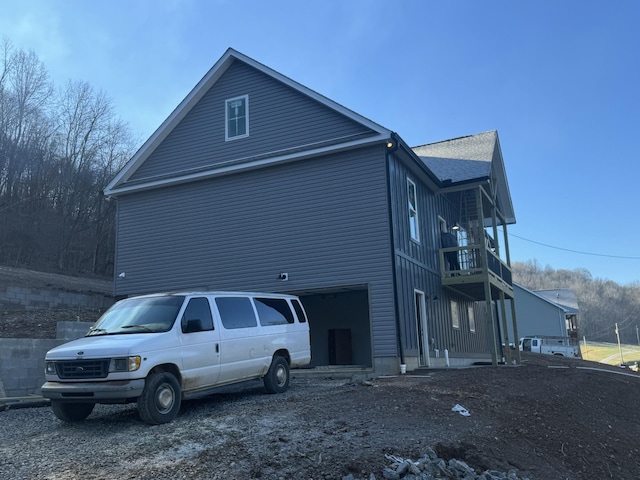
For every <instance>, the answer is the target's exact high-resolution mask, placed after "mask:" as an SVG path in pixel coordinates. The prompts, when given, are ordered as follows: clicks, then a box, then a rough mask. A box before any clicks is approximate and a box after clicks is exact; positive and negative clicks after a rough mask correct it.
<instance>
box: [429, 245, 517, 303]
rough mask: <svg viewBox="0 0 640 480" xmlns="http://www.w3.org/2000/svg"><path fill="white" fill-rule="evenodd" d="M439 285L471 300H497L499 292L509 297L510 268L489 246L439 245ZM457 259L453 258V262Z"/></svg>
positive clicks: (510, 292) (511, 286)
mask: <svg viewBox="0 0 640 480" xmlns="http://www.w3.org/2000/svg"><path fill="white" fill-rule="evenodd" d="M439 257H440V272H441V273H442V285H443V286H445V287H448V288H451V289H453V290H455V291H457V292H458V293H460V294H462V295H465V296H467V297H469V298H471V299H473V300H476V301H480V300H487V290H486V289H487V288H489V290H490V295H491V300H498V299H499V298H500V294H501V293H503V294H504V296H505V297H506V298H513V281H512V279H511V269H510V268H509V266H508V265H507V264H506V263H504V262H503V261H502V260H501V259H500V258H499V257H498V256H497V255H496V254H495V253H494V251H493V250H492V249H490V248H486V247H485V246H484V245H465V246H462V247H448V248H441V249H440V251H439ZM456 260H457V261H456Z"/></svg>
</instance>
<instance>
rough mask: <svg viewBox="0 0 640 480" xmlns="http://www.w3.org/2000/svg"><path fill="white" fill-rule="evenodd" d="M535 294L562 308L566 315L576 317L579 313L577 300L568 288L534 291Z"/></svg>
mask: <svg viewBox="0 0 640 480" xmlns="http://www.w3.org/2000/svg"><path fill="white" fill-rule="evenodd" d="M535 293H536V294H537V295H539V296H541V297H544V298H546V299H547V300H549V301H550V302H553V303H555V304H556V305H559V306H560V307H562V308H563V309H564V310H565V311H566V312H567V313H570V314H574V315H577V314H578V313H579V311H580V310H579V308H578V298H577V297H576V294H575V293H574V291H573V290H571V289H570V288H552V289H548V290H536V291H535Z"/></svg>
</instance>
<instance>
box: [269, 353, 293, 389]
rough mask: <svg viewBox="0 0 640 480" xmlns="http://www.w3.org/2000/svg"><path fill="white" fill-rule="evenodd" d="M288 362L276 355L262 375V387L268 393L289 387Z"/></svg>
mask: <svg viewBox="0 0 640 480" xmlns="http://www.w3.org/2000/svg"><path fill="white" fill-rule="evenodd" d="M289 373H290V372H289V362H287V360H286V359H285V358H284V357H281V356H277V357H274V359H273V360H272V362H271V366H270V367H269V370H268V371H267V374H266V375H265V376H264V387H265V388H266V389H267V392H269V393H282V392H286V391H287V389H288V388H289V378H290V375H289Z"/></svg>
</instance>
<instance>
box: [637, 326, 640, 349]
mask: <svg viewBox="0 0 640 480" xmlns="http://www.w3.org/2000/svg"><path fill="white" fill-rule="evenodd" d="M636 338H637V339H638V345H640V333H638V325H636Z"/></svg>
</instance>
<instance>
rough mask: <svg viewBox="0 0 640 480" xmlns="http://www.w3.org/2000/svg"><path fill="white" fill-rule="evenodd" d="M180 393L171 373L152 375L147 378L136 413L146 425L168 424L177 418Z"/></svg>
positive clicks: (180, 400) (180, 398)
mask: <svg viewBox="0 0 640 480" xmlns="http://www.w3.org/2000/svg"><path fill="white" fill-rule="evenodd" d="M181 402H182V392H181V391H180V384H179V383H178V380H177V379H176V377H174V376H173V375H172V374H171V373H168V372H163V373H152V374H151V375H149V376H148V377H147V380H146V381H145V384H144V390H143V391H142V395H140V397H139V398H138V413H139V414H140V418H141V419H142V421H143V422H144V423H146V424H148V425H159V424H161V423H169V422H170V421H172V420H173V419H174V418H176V417H177V416H178V412H179V411H180V404H181Z"/></svg>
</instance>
